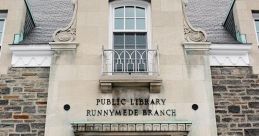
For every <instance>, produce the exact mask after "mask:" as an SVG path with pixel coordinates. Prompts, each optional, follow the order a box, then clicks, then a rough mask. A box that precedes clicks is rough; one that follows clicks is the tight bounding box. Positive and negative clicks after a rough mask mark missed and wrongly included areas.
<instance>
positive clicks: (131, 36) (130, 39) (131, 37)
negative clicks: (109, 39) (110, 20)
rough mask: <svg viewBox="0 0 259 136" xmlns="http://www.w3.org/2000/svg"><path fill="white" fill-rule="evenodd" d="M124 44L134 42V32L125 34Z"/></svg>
mask: <svg viewBox="0 0 259 136" xmlns="http://www.w3.org/2000/svg"><path fill="white" fill-rule="evenodd" d="M125 44H135V34H134V33H127V34H125Z"/></svg>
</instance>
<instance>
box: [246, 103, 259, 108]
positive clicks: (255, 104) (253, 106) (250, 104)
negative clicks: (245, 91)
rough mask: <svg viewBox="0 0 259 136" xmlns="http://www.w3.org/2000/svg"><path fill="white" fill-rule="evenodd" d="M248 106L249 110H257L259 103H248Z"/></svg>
mask: <svg viewBox="0 0 259 136" xmlns="http://www.w3.org/2000/svg"><path fill="white" fill-rule="evenodd" d="M248 105H249V107H250V108H255V109H259V102H249V103H248Z"/></svg>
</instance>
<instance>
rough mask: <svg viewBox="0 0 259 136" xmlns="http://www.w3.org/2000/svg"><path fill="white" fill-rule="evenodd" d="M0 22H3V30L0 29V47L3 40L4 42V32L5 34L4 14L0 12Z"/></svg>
mask: <svg viewBox="0 0 259 136" xmlns="http://www.w3.org/2000/svg"><path fill="white" fill-rule="evenodd" d="M0 21H3V28H0V33H1V36H0V47H1V46H2V44H3V40H4V32H5V26H6V13H1V12H0Z"/></svg>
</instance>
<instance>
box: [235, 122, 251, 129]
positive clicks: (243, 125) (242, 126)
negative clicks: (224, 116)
mask: <svg viewBox="0 0 259 136" xmlns="http://www.w3.org/2000/svg"><path fill="white" fill-rule="evenodd" d="M238 127H241V128H244V127H251V124H250V123H241V124H238Z"/></svg>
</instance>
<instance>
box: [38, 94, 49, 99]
mask: <svg viewBox="0 0 259 136" xmlns="http://www.w3.org/2000/svg"><path fill="white" fill-rule="evenodd" d="M47 97H48V93H37V98H47Z"/></svg>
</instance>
